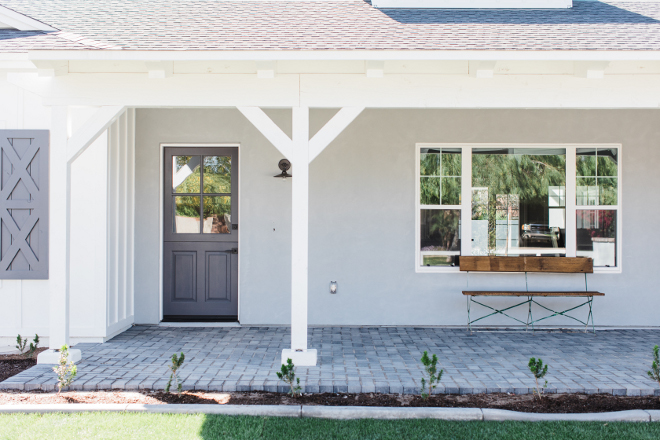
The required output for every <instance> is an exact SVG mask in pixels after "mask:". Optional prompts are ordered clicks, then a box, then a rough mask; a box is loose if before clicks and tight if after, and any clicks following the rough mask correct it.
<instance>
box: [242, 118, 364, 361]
mask: <svg viewBox="0 0 660 440" xmlns="http://www.w3.org/2000/svg"><path fill="white" fill-rule="evenodd" d="M238 110H239V111H240V112H241V113H243V115H244V116H245V117H246V118H247V119H248V120H249V121H250V122H251V123H252V124H253V125H254V126H255V127H256V128H257V129H258V130H259V131H260V132H261V133H262V134H263V135H264V136H265V137H266V139H268V140H269V141H270V142H271V143H272V144H273V145H274V146H275V147H276V148H277V149H278V150H279V151H280V152H281V153H282V154H283V155H284V156H285V157H286V158H287V159H289V160H290V161H291V164H292V165H293V169H292V173H293V178H292V179H291V187H292V190H291V210H292V216H291V349H285V350H282V363H283V364H285V363H286V362H287V359H289V358H290V359H291V360H292V361H293V363H294V364H295V365H299V366H314V365H316V359H317V354H316V350H315V349H310V348H307V314H308V307H307V300H308V290H309V279H308V273H309V272H308V268H309V264H308V263H309V164H310V162H312V161H313V160H314V159H315V158H316V157H317V156H318V155H319V154H321V152H322V151H323V150H324V149H325V147H327V146H328V145H329V144H330V142H332V141H333V140H334V139H335V138H336V137H337V136H338V135H339V134H340V133H341V132H342V131H343V130H344V129H345V128H346V127H347V126H348V125H349V124H350V123H351V122H353V120H354V119H355V118H356V117H357V116H358V115H359V114H360V113H361V112H362V110H364V107H344V108H342V109H341V110H339V111H338V112H337V114H336V115H335V116H333V117H332V119H330V121H328V122H327V123H326V124H325V125H324V126H323V128H321V129H320V130H319V131H318V133H316V134H315V135H314V137H313V138H312V139H311V140H310V139H309V108H308V107H293V108H292V117H293V121H292V131H293V136H292V139H289V138H288V136H287V135H286V134H284V132H283V131H282V130H281V129H280V128H279V127H278V126H277V125H276V124H275V123H274V122H273V121H272V120H270V118H268V116H267V115H266V114H265V113H264V112H263V110H261V109H260V108H258V107H238Z"/></svg>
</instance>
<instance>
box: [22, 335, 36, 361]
mask: <svg viewBox="0 0 660 440" xmlns="http://www.w3.org/2000/svg"><path fill="white" fill-rule="evenodd" d="M37 348H39V335H37V334H36V333H35V335H34V339H33V340H32V342H30V349H29V350H28V352H27V353H26V355H25V357H29V358H31V357H34V354H35V353H36V352H37Z"/></svg>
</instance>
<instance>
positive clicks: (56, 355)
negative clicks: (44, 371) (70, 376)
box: [37, 348, 82, 365]
mask: <svg viewBox="0 0 660 440" xmlns="http://www.w3.org/2000/svg"><path fill="white" fill-rule="evenodd" d="M81 359H82V352H81V351H80V350H78V349H77V348H69V361H71V362H73V363H74V364H77V363H78V362H80V360H81ZM59 362H60V352H59V350H58V351H55V350H53V349H49V350H46V351H42V352H41V353H39V354H38V355H37V365H39V364H51V365H56V364H58V363H59Z"/></svg>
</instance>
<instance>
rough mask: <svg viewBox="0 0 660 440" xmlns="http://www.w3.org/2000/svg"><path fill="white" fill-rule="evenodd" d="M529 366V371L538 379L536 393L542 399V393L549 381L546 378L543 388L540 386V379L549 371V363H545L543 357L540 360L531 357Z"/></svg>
mask: <svg viewBox="0 0 660 440" xmlns="http://www.w3.org/2000/svg"><path fill="white" fill-rule="evenodd" d="M527 366H528V367H529V371H531V372H532V374H533V375H534V380H535V381H536V388H535V389H536V394H538V396H539V399H541V393H542V392H543V389H545V388H547V387H548V381H547V380H546V381H545V384H543V388H541V387H539V379H543V378H544V377H545V375H546V374H547V373H548V365H543V361H542V360H541V358H539V359H538V360H536V358H530V359H529V364H527Z"/></svg>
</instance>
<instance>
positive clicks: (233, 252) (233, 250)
mask: <svg viewBox="0 0 660 440" xmlns="http://www.w3.org/2000/svg"><path fill="white" fill-rule="evenodd" d="M225 252H227V253H228V254H233V255H238V248H231V249H229V250H226V251H225Z"/></svg>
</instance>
